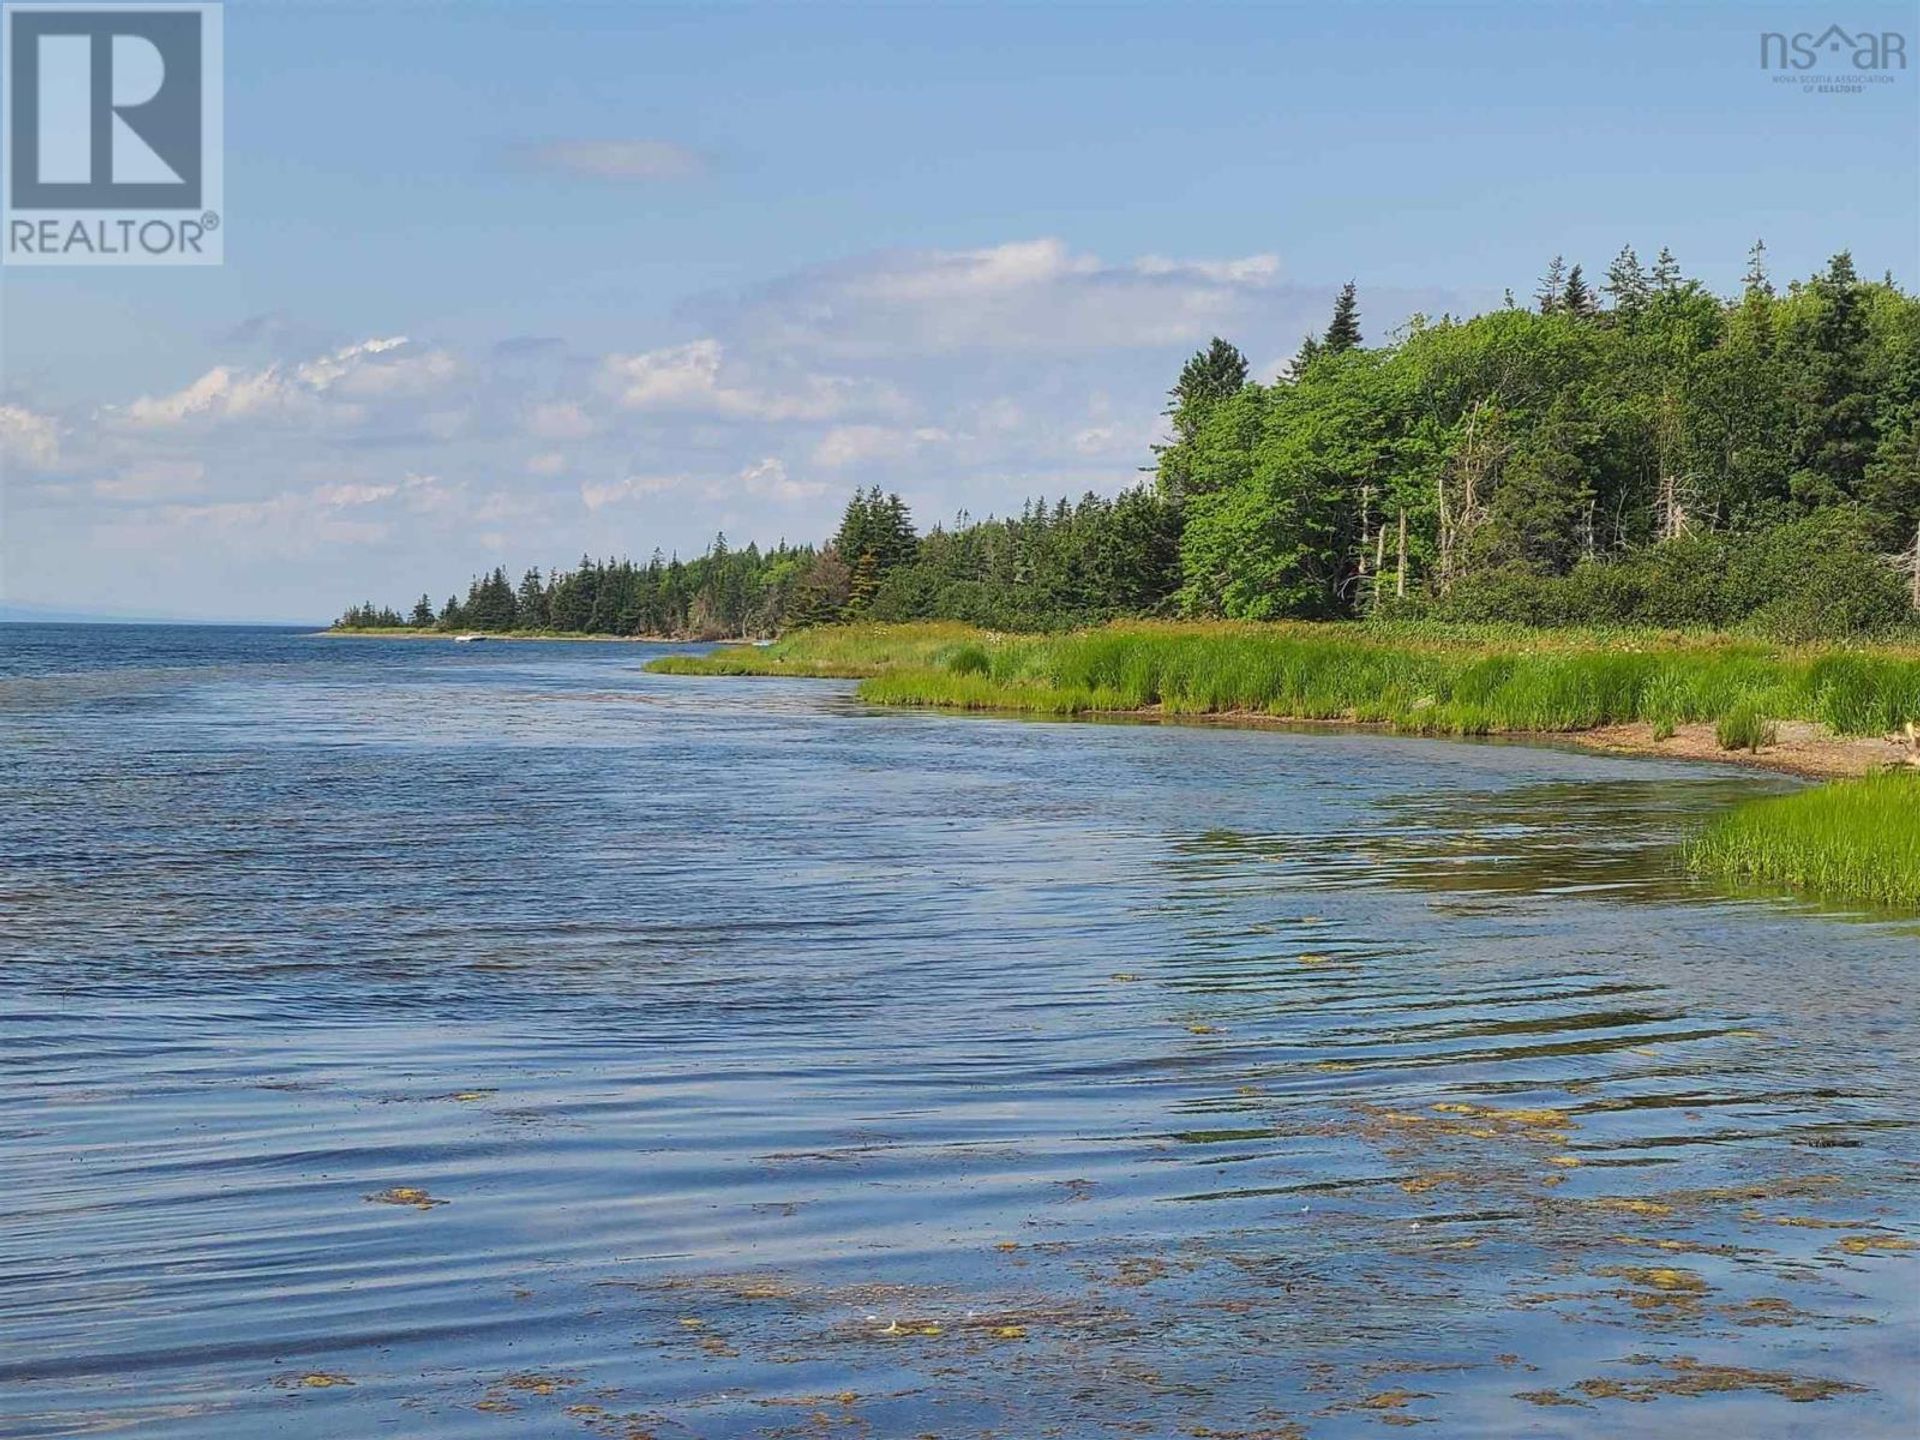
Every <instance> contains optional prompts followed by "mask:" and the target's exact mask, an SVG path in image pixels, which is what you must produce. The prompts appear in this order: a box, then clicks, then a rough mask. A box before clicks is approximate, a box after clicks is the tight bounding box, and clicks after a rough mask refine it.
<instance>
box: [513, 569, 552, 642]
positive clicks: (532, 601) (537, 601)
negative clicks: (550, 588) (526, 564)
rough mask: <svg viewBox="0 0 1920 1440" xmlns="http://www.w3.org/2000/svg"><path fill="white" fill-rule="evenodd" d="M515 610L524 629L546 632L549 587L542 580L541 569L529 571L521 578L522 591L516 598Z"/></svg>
mask: <svg viewBox="0 0 1920 1440" xmlns="http://www.w3.org/2000/svg"><path fill="white" fill-rule="evenodd" d="M514 609H515V611H516V612H517V614H518V616H519V621H520V624H521V626H522V627H523V628H524V629H528V630H544V629H546V628H547V625H548V623H549V622H548V617H547V587H546V582H545V581H543V580H542V579H541V578H540V570H539V567H537V566H536V567H534V568H532V569H529V570H528V571H527V573H526V574H524V575H522V576H521V577H520V590H519V593H518V594H517V595H516V596H515V597H514Z"/></svg>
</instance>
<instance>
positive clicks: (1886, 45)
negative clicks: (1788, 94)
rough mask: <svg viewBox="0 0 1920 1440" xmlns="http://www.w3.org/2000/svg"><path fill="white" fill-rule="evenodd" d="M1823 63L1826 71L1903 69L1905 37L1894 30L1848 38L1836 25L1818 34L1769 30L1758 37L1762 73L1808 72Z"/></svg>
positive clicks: (1805, 31)
mask: <svg viewBox="0 0 1920 1440" xmlns="http://www.w3.org/2000/svg"><path fill="white" fill-rule="evenodd" d="M1823 62H1824V63H1825V64H1826V65H1827V66H1828V67H1829V68H1832V67H1844V68H1846V69H1849V70H1894V69H1899V70H1904V69H1906V68H1907V37H1906V36H1905V35H1903V34H1901V33H1900V32H1899V31H1898V30H1885V31H1881V32H1880V33H1878V34H1876V33H1875V32H1873V31H1871V30H1862V31H1861V32H1860V33H1859V34H1858V35H1849V34H1848V33H1847V32H1846V31H1845V30H1843V29H1841V28H1840V27H1839V26H1838V25H1829V26H1827V28H1826V29H1825V30H1822V31H1821V32H1820V33H1819V34H1818V35H1815V34H1814V33H1813V32H1812V31H1810V30H1802V31H1800V32H1799V33H1798V34H1795V35H1788V34H1785V33H1783V32H1781V31H1778V30H1769V31H1767V32H1765V33H1764V34H1763V35H1761V37H1760V68H1761V69H1762V70H1811V69H1813V67H1814V66H1816V65H1819V64H1822V63H1823Z"/></svg>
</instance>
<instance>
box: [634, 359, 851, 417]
mask: <svg viewBox="0 0 1920 1440" xmlns="http://www.w3.org/2000/svg"><path fill="white" fill-rule="evenodd" d="M740 368H741V367H738V366H732V367H730V366H729V365H728V362H727V358H726V351H725V349H724V347H723V346H722V345H721V343H720V342H719V341H718V340H714V339H704V340H695V341H692V342H690V343H689V344H686V345H675V346H671V347H668V348H666V349H661V350H649V351H646V352H644V353H642V354H638V355H609V356H607V357H606V358H605V360H603V361H602V362H601V367H600V385H601V388H602V389H603V390H605V391H606V392H607V393H609V394H610V395H612V396H613V397H614V399H615V401H616V402H617V403H618V404H619V405H620V406H621V407H622V408H624V409H627V410H644V411H654V412H659V413H664V414H672V413H681V414H700V415H716V416H723V417H727V418H730V419H739V420H759V421H783V420H829V419H832V418H833V417H835V416H837V415H840V414H842V413H844V412H845V411H847V410H848V409H850V408H852V407H853V406H854V405H855V403H856V400H857V399H858V397H857V395H856V390H857V388H858V387H856V386H855V385H854V384H853V383H852V382H850V381H848V380H845V379H842V378H838V377H835V376H828V375H818V374H811V373H800V374H797V375H794V376H792V377H791V378H790V379H789V380H788V383H785V384H775V385H768V384H764V383H762V384H755V383H752V382H751V381H750V379H749V378H748V377H746V376H744V375H742V374H739V373H736V372H738V371H739V369H740ZM879 398H880V394H879V392H878V391H875V390H869V393H868V395H867V396H866V400H867V403H870V404H871V403H877V401H878V400H879Z"/></svg>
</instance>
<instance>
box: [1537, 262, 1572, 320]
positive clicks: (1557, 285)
mask: <svg viewBox="0 0 1920 1440" xmlns="http://www.w3.org/2000/svg"><path fill="white" fill-rule="evenodd" d="M1566 292H1567V262H1566V257H1564V256H1561V255H1556V256H1554V257H1553V262H1552V263H1551V264H1550V265H1548V266H1547V273H1546V274H1545V275H1542V276H1541V277H1540V288H1539V289H1537V290H1535V291H1534V292H1533V302H1534V308H1535V309H1537V310H1538V311H1539V312H1540V313H1541V314H1542V315H1551V314H1553V312H1554V311H1556V310H1558V309H1559V308H1560V301H1561V298H1562V297H1563V296H1564V295H1565V294H1566Z"/></svg>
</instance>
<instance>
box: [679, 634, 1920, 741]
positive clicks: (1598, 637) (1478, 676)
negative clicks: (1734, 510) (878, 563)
mask: <svg viewBox="0 0 1920 1440" xmlns="http://www.w3.org/2000/svg"><path fill="white" fill-rule="evenodd" d="M654 668H655V669H658V670H661V671H666V672H670V673H680V674H723V675H750V674H773V675H832V676H842V677H849V676H850V677H859V678H861V679H862V682H863V683H862V684H861V686H860V694H861V696H862V697H863V698H865V699H868V700H871V701H874V702H875V703H878V704H887V705H932V706H942V707H946V708H952V709H970V710H1012V711H1027V712H1031V713H1038V714H1050V715H1074V714H1092V713H1100V712H1116V713H1118V712H1140V711H1158V712H1160V713H1163V714H1168V715H1231V714H1246V715H1258V716H1266V717H1271V718H1275V719H1292V720H1340V721H1349V722H1357V723H1363V724H1364V723H1371V724H1380V725H1386V726H1390V727H1392V728H1394V729H1397V730H1402V731H1407V732H1411V733H1418V734H1437V735H1490V734H1503V733H1504V734H1522V733H1526V734H1538V733H1553V732H1576V731H1584V730H1596V729H1600V728H1602V727H1605V726H1615V725H1623V724H1630V723H1635V722H1644V723H1646V724H1648V725H1650V726H1652V727H1653V730H1654V733H1655V734H1656V735H1658V734H1660V733H1662V732H1665V733H1667V734H1671V733H1672V732H1673V731H1674V730H1675V729H1676V728H1678V727H1680V726H1683V725H1701V724H1704V725H1712V726H1716V727H1718V728H1719V729H1720V730H1721V732H1722V734H1723V736H1724V737H1725V739H1726V741H1727V742H1728V744H1729V746H1730V747H1731V746H1732V745H1739V744H1753V743H1758V742H1760V741H1763V740H1764V739H1765V737H1766V736H1767V734H1768V733H1769V730H1768V727H1769V726H1772V725H1774V724H1775V723H1776V722H1781V721H1796V720H1798V721H1807V722H1812V723H1815V724H1818V725H1821V726H1824V727H1826V728H1827V729H1828V730H1831V731H1832V732H1833V733H1834V734H1837V735H1880V734H1884V733H1887V732H1889V731H1896V730H1899V729H1900V728H1901V727H1902V726H1903V725H1904V724H1906V723H1907V722H1908V721H1915V722H1920V652H1916V651H1913V650H1909V649H1887V648H1883V649H1875V650H1868V649H1837V648H1806V649H1791V648H1780V647H1774V646H1768V645H1765V644H1760V643H1756V642H1753V641H1746V640H1735V639H1730V638H1726V637H1719V636H1690V635H1675V634H1656V633H1652V632H1644V631H1620V632H1601V631H1590V632H1558V633H1550V634H1543V633H1541V632H1538V631H1521V630H1507V629H1504V628H1499V627H1435V626H1428V625H1411V624H1410V625H1378V626H1376V625H1367V626H1360V625H1311V624H1281V625H1251V624H1246V625H1241V624H1123V625H1112V626H1108V627H1105V628H1102V629H1097V630H1087V631H1078V632H1074V633H1071V634H1066V635H1052V636H1024V635H1022V636H1011V635H993V634H989V633H987V632H983V631H978V630H972V629H969V628H968V627H966V626H962V625H947V624H940V625H900V626H848V627H837V628H832V629H822V630H810V631H803V632H801V633H799V634H797V635H794V636H792V637H790V638H788V639H786V640H783V641H781V642H780V643H779V644H777V645H774V646H771V647H768V648H766V649H759V650H750V651H731V652H726V653H723V654H718V655H713V656H705V657H694V656H676V657H672V658H669V659H666V660H662V661H659V662H656V664H655V666H654Z"/></svg>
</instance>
